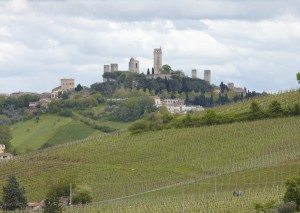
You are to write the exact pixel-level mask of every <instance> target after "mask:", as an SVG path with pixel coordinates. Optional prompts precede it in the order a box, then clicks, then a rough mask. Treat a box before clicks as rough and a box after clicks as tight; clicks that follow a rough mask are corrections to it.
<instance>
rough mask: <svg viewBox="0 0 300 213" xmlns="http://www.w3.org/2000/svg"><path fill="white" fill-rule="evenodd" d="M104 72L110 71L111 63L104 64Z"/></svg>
mask: <svg viewBox="0 0 300 213" xmlns="http://www.w3.org/2000/svg"><path fill="white" fill-rule="evenodd" d="M103 72H104V73H106V72H110V66H109V65H104V67H103Z"/></svg>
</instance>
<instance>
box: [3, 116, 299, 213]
mask: <svg viewBox="0 0 300 213" xmlns="http://www.w3.org/2000/svg"><path fill="white" fill-rule="evenodd" d="M299 127H300V118H299V117H290V118H278V119H269V120H260V121H253V122H243V123H234V124H229V125H218V126H209V127H201V128H187V129H171V130H164V131H157V132H148V133H143V134H140V135H130V134H129V133H128V132H124V133H118V134H117V133H115V134H111V135H106V134H102V135H100V136H96V137H94V138H89V139H85V140H82V141H77V142H73V143H70V144H67V145H61V146H58V147H54V148H51V149H48V150H46V151H42V152H35V153H31V154H28V155H24V156H21V157H19V158H17V159H14V160H12V161H10V162H7V163H1V164H0V171H1V174H0V186H2V185H3V184H4V183H5V179H6V178H7V176H8V175H9V174H16V176H17V178H18V179H19V180H20V184H21V185H22V186H24V187H25V190H26V192H27V193H26V194H27V197H28V198H29V200H30V201H40V200H42V199H44V198H45V195H46V192H47V189H48V187H49V185H50V184H52V183H55V182H59V181H61V180H62V179H64V180H67V181H69V182H70V183H73V184H76V183H85V184H88V185H90V186H91V187H92V189H93V197H94V202H95V203H93V204H91V205H89V206H84V207H78V206H77V207H74V208H73V209H68V210H66V211H69V212H84V211H86V212H97V211H99V212H226V211H228V212H230V211H231V212H235V211H236V210H238V212H251V211H252V210H253V208H254V204H253V203H254V202H263V201H269V200H275V201H279V200H280V199H281V198H282V194H283V193H284V187H283V185H284V181H285V180H286V179H287V178H288V177H291V176H293V175H296V174H298V171H299V170H300V165H299V164H300V160H299V150H300V143H299V138H300V131H299ZM233 190H243V192H244V194H243V196H241V197H233V195H232V192H233ZM80 208H81V209H80ZM229 210H230V211H229Z"/></svg>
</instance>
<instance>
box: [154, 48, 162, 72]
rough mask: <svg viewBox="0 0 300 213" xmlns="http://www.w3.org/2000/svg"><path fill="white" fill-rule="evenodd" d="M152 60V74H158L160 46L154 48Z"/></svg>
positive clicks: (160, 55)
mask: <svg viewBox="0 0 300 213" xmlns="http://www.w3.org/2000/svg"><path fill="white" fill-rule="evenodd" d="M153 60H154V74H159V72H160V71H159V70H160V68H162V51H161V47H160V48H156V49H154V51H153Z"/></svg>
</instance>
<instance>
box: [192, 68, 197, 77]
mask: <svg viewBox="0 0 300 213" xmlns="http://www.w3.org/2000/svg"><path fill="white" fill-rule="evenodd" d="M192 78H197V70H196V69H193V70H192Z"/></svg>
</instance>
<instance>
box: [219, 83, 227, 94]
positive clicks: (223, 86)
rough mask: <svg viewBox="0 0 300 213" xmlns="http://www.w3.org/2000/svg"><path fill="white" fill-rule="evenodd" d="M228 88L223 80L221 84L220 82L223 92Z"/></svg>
mask: <svg viewBox="0 0 300 213" xmlns="http://www.w3.org/2000/svg"><path fill="white" fill-rule="evenodd" d="M226 89H228V87H227V86H226V85H225V84H224V83H223V81H222V82H221V84H220V90H221V93H224V92H225V90H226Z"/></svg>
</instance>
